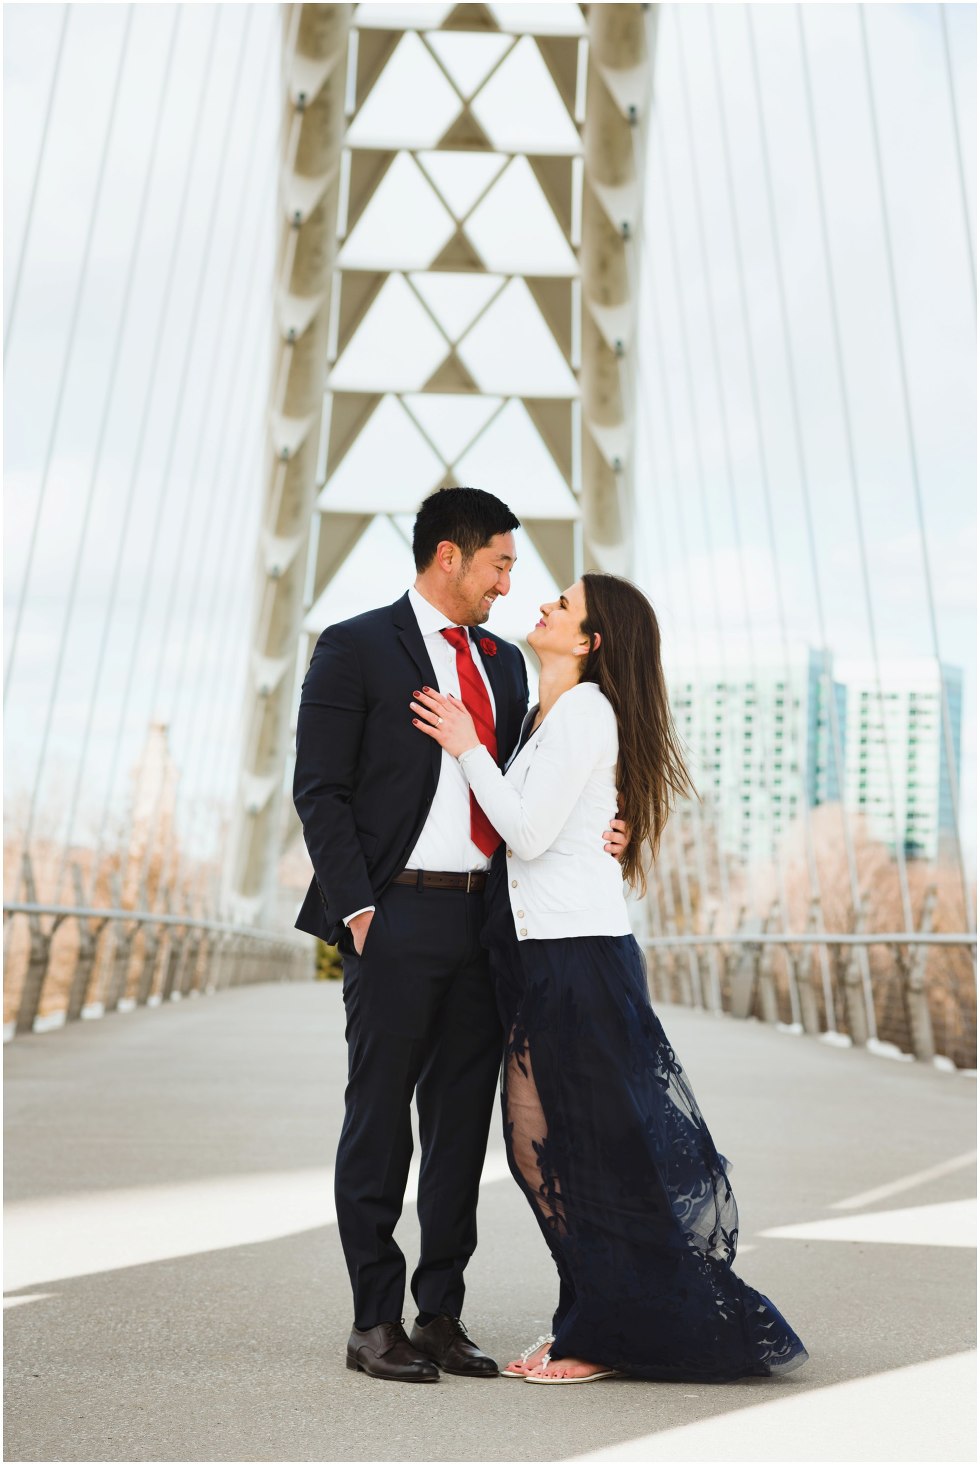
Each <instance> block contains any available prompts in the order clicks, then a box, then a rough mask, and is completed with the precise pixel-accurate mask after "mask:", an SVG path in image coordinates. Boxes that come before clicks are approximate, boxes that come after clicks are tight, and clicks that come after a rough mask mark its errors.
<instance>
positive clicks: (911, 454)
mask: <svg viewBox="0 0 980 1465" xmlns="http://www.w3.org/2000/svg"><path fill="white" fill-rule="evenodd" d="M858 21H859V25H860V30H861V56H862V60H863V63H864V78H865V83H866V86H867V93H868V115H869V118H870V122H871V136H872V141H873V143H874V157H875V181H876V184H877V193H878V203H879V206H880V209H881V222H882V234H883V238H884V244H885V262H886V265H887V275H888V299H889V303H890V306H891V314H892V323H893V325H894V329H895V345H896V356H897V361H898V370H899V378H900V381H901V389H902V420H903V422H904V425H905V441H906V446H907V450H908V458H909V472H910V475H911V480H912V492H913V498H914V501H915V515H916V526H917V529H918V541H919V550H920V553H921V556H922V579H923V583H924V585H925V591H926V602H927V604H928V607H929V633H930V637H931V639H932V654H933V657H934V658H935V662H936V670H937V672H938V674H939V689H940V703H939V705H940V716H941V720H942V729H943V747H944V751H945V758H946V772H947V777H948V779H949V790H950V802H951V804H952V811H953V841H954V845H955V849H956V861H957V864H958V866H959V872H960V883H961V886H962V890H963V915H964V929H965V930H967V931H974V930H976V913H975V911H974V909H973V898H972V895H971V891H970V880H969V876H968V874H967V869H966V860H965V858H964V855H963V840H962V834H961V830H960V796H959V794H960V791H959V779H958V777H957V772H956V751H955V747H954V743H953V727H952V719H951V717H950V712H949V697H948V695H947V687H946V677H945V676H944V675H943V661H942V653H941V649H940V642H939V621H938V618H937V615H936V597H935V593H934V590H933V578H932V565H931V561H930V556H929V544H928V535H927V532H926V520H925V506H924V503H923V498H922V477H921V473H920V471H919V451H918V445H917V442H916V434H915V425H914V423H913V420H912V395H911V391H910V388H909V372H908V360H907V354H906V349H905V332H904V329H903V326H902V312H901V307H900V305H899V300H898V276H897V272H896V268H895V251H894V246H893V242H892V220H891V211H890V209H889V207H888V194H887V189H886V186H885V169H884V162H883V159H882V150H881V136H880V130H879V126H878V107H877V101H876V97H875V88H874V76H873V72H872V67H871V54H870V48H869V45H868V22H867V17H866V15H865V10H864V6H863V5H860V6H858ZM943 35H944V37H945V35H946V29H945V20H944V21H943ZM948 61H949V55H948V46H947V64H948ZM953 110H954V116H955V98H954V99H953ZM958 151H959V134H958V133H957V152H958ZM973 287H974V310H975V309H976V274H975V273H974V277H973ZM937 860H938V855H937Z"/></svg>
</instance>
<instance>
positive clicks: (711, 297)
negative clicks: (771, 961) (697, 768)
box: [673, 11, 809, 1024]
mask: <svg viewBox="0 0 980 1465" xmlns="http://www.w3.org/2000/svg"><path fill="white" fill-rule="evenodd" d="M673 15H674V29H675V32H676V44H677V58H678V73H679V77H680V91H681V100H682V111H683V114H684V120H685V130H686V140H687V155H688V159H689V163H690V171H691V178H692V194H693V205H694V217H695V224H696V233H697V239H698V252H699V256H700V261H701V281H702V285H703V288H704V296H705V304H706V307H707V309H706V319H707V325H708V331H707V334H708V344H709V355H710V360H711V367H712V375H713V379H714V387H715V395H716V398H717V404H718V423H719V428H720V436H721V442H722V449H723V457H724V465H725V481H726V486H727V489H728V500H729V506H730V510H731V520H732V532H733V541H734V546H735V557H736V562H737V565H738V580H739V588H740V591H741V598H742V607H743V612H744V616H745V641H746V648H747V651H748V665H749V670H750V672H751V674H752V683H753V687H754V688H756V689H757V690H758V689H761V685H762V684H761V682H760V672H759V661H758V657H757V654H756V645H755V635H754V632H753V626H752V606H751V601H750V597H749V588H748V582H747V579H746V569H745V550H744V543H743V537H742V526H741V516H740V511H739V502H738V487H737V484H736V481H735V468H734V462H733V455H732V440H731V424H730V421H729V410H728V401H727V393H726V390H725V382H724V377H723V373H722V367H721V353H720V347H719V340H718V321H717V313H716V306H715V293H716V291H715V282H714V271H713V269H712V264H711V258H710V254H709V250H708V244H707V236H706V230H705V222H704V199H703V187H702V170H701V165H700V160H699V157H698V147H697V138H696V135H695V128H694V120H693V115H692V108H691V96H690V86H689V81H688V68H687V60H686V56H685V50H684V37H683V25H682V23H681V22H680V19H679V16H678V14H677V12H676V11H675V12H673ZM717 82H718V83H720V76H719V77H718V78H717ZM729 202H730V203H731V200H729ZM731 226H732V229H733V239H734V227H735V225H734V219H732V220H731ZM742 308H743V325H744V327H745V331H746V336H747V337H748V325H747V306H746V304H745V301H744V299H743V300H742ZM747 344H748V350H749V352H750V353H751V340H748V343H747ZM791 685H792V684H791V682H790V681H789V680H788V679H787V689H789V687H790V686H791ZM757 706H758V712H759V718H758V723H757V726H758V729H759V732H760V741H761V745H762V746H761V758H760V759H759V760H758V763H757V767H758V769H759V774H760V779H759V787H760V789H761V790H762V791H763V792H764V794H765V795H766V799H767V805H768V812H767V822H768V824H769V827H770V842H769V859H770V862H771V864H772V865H773V867H774V868H775V871H776V875H777V879H778V881H779V885H780V892H781V894H780V901H779V912H780V918H781V919H782V921H783V924H784V926H785V925H786V922H787V919H788V912H787V892H786V877H785V868H784V865H783V860H782V852H781V850H780V848H779V842H778V841H777V838H776V833H775V812H776V806H775V801H774V799H773V797H772V795H773V793H774V789H773V786H772V783H771V779H772V777H773V774H772V767H773V762H774V760H773V758H772V756H771V755H772V748H771V740H770V723H769V717H768V715H767V709H765V708H763V706H762V704H761V700H760V701H759V702H758V704H757ZM753 752H755V750H754V749H753ZM801 771H802V767H801ZM808 804H809V801H808V799H807V798H806V795H805V793H804V798H803V808H804V810H806V809H807V808H808ZM804 817H806V816H804ZM753 907H754V902H753ZM792 977H793V974H792V973H791V974H790V980H789V983H788V990H789V996H790V1006H791V1014H792V1021H793V1022H794V1023H796V1024H799V1022H800V1001H799V994H798V992H797V990H796V986H795V982H794V981H793V979H792Z"/></svg>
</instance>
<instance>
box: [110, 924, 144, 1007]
mask: <svg viewBox="0 0 980 1465" xmlns="http://www.w3.org/2000/svg"><path fill="white" fill-rule="evenodd" d="M116 927H117V930H116V932H115V933H114V936H115V948H114V950H113V953H112V968H111V971H110V974H109V982H108V986H107V987H106V994H105V1004H104V1007H105V1011H106V1012H116V1011H117V1009H118V1007H119V999H120V998H121V997H125V995H126V978H127V977H128V976H129V963H130V960H131V958H132V955H133V940H134V938H135V936H136V932H137V931H138V929H139V923H138V922H137V921H133V922H132V923H131V924H130V926H129V928H128V930H127V929H126V926H125V925H124V923H123V922H122V921H117V922H116ZM119 928H121V929H119Z"/></svg>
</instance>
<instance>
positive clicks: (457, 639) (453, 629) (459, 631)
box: [441, 626, 470, 651]
mask: <svg viewBox="0 0 980 1465" xmlns="http://www.w3.org/2000/svg"><path fill="white" fill-rule="evenodd" d="M441 634H442V635H443V636H445V638H446V640H447V641H448V642H449V644H450V646H455V648H456V650H457V651H468V650H469V644H470V637H469V632H468V631H467V630H466V627H465V626H446V628H445V629H444V630H443V631H442V633H441Z"/></svg>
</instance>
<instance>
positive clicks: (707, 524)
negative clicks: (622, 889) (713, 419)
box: [651, 108, 755, 902]
mask: <svg viewBox="0 0 980 1465" xmlns="http://www.w3.org/2000/svg"><path fill="white" fill-rule="evenodd" d="M653 138H654V146H655V152H656V157H657V161H658V172H657V177H658V179H659V181H660V185H661V187H662V190H663V201H664V208H663V213H662V217H663V222H664V229H665V234H666V239H667V246H668V250H667V253H668V257H669V260H670V268H671V278H672V280H673V285H674V289H673V297H674V302H675V307H676V311H677V320H678V339H679V342H680V352H681V363H682V369H681V376H682V379H683V384H684V398H685V404H686V409H687V420H688V422H689V424H690V429H691V446H692V453H693V458H694V478H695V482H696V485H697V500H698V504H699V507H700V511H701V529H702V535H703V540H704V545H705V553H706V557H707V561H708V563H709V565H711V564H712V563H713V562H714V560H715V542H714V535H713V532H712V527H711V510H710V507H709V504H708V491H707V479H706V473H705V455H704V446H703V441H702V436H703V434H702V422H701V413H700V411H699V409H698V393H697V389H696V386H695V381H694V367H693V361H692V347H691V333H690V327H689V321H688V311H687V304H686V299H685V291H684V283H683V282H684V271H683V269H682V266H681V261H680V250H679V246H678V240H677V227H676V211H675V208H674V197H673V188H672V183H671V178H670V170H669V166H668V163H667V157H666V148H665V145H664V136H663V120H662V110H661V109H659V108H658V110H657V113H656V116H655V118H654V125H653ZM661 274H662V271H658V272H656V274H655V276H654V287H653V290H652V293H651V299H652V301H653V304H654V309H655V311H656V314H657V317H658V319H659V320H660V322H661V328H660V331H659V332H658V333H657V339H658V341H662V339H663V334H662V333H663V320H664V317H663V313H662V308H661V306H660V305H659V303H658V302H659V291H658V287H657V284H656V279H657V276H658V275H661ZM658 349H659V348H658ZM663 380H664V381H666V377H665V376H664V377H663ZM680 512H681V508H680V504H678V514H680ZM707 578H708V587H709V588H708V599H709V601H710V605H711V610H712V613H713V620H714V632H715V637H716V643H715V644H716V645H717V648H718V653H717V654H718V666H719V670H720V673H721V681H722V687H723V698H724V702H723V713H722V717H723V723H724V729H725V737H726V741H727V744H728V749H727V754H728V756H727V758H726V759H725V760H723V763H722V767H723V768H724V766H725V764H726V763H727V766H728V767H730V768H734V767H735V766H736V764H737V754H736V750H735V734H736V731H737V727H736V718H735V717H734V716H733V711H732V702H733V690H734V689H733V681H732V675H731V671H730V661H729V650H728V635H727V631H726V626H725V618H724V616H723V615H722V609H721V602H720V600H719V597H718V585H717V581H716V577H715V575H714V574H713V573H710V572H709V574H708V577H707ZM720 818H721V815H720V811H719V820H720ZM719 835H720V836H721V831H720V830H719ZM718 858H719V864H721V863H723V860H724V850H723V842H722V843H720V844H719V851H718ZM747 875H748V883H749V888H750V901H751V894H752V892H753V891H754V884H755V874H754V871H753V868H752V864H751V862H750V863H749V866H748V871H747ZM726 885H727V881H726ZM730 893H731V892H730V890H729V891H727V892H726V896H725V899H726V902H727V900H728V896H729V895H730Z"/></svg>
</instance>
